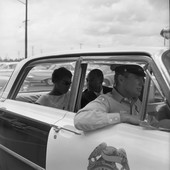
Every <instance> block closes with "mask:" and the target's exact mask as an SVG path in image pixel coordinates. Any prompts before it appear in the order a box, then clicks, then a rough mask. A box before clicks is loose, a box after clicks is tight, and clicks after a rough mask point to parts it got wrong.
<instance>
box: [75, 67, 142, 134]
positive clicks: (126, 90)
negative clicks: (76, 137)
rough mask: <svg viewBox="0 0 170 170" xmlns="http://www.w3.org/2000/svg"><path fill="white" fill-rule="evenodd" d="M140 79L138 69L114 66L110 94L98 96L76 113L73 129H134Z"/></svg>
mask: <svg viewBox="0 0 170 170" xmlns="http://www.w3.org/2000/svg"><path fill="white" fill-rule="evenodd" d="M144 77H145V73H144V70H143V68H142V67H140V66H139V65H120V66H117V67H116V68H115V86H114V87H113V90H112V92H110V93H107V94H103V95H100V96H99V97H98V98H96V99H95V100H93V101H92V102H90V103H88V104H87V105H86V106H85V107H84V108H82V109H81V110H79V111H78V112H77V114H76V115H75V118H74V124H75V127H76V128H77V129H79V130H83V131H91V130H95V129H98V128H102V127H105V126H109V125H114V124H118V123H130V124H135V125H138V124H139V122H140V119H139V118H140V115H139V111H140V107H141V101H140V100H139V96H140V95H141V92H142V89H143V85H144Z"/></svg>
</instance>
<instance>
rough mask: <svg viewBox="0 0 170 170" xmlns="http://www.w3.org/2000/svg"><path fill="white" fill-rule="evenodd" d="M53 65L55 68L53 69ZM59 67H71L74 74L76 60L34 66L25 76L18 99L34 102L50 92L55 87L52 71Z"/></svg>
mask: <svg viewBox="0 0 170 170" xmlns="http://www.w3.org/2000/svg"><path fill="white" fill-rule="evenodd" d="M70 65H71V67H70ZM54 66H55V67H54ZM66 66H67V67H66ZM52 67H53V69H51V68H52ZM59 67H65V68H67V69H68V70H69V69H70V68H71V69H70V71H71V73H72V75H74V67H75V62H73V63H55V64H54V63H43V64H38V65H36V66H34V67H33V68H32V69H31V70H30V71H29V73H28V74H27V76H26V77H25V80H24V81H23V84H22V86H21V88H20V89H19V93H18V94H17V96H16V100H20V101H24V102H29V103H34V102H35V101H36V100H37V99H38V98H39V97H40V96H41V95H43V94H46V93H49V92H50V91H51V90H52V88H53V83H52V80H51V77H52V73H53V71H54V70H55V69H57V68H59Z"/></svg>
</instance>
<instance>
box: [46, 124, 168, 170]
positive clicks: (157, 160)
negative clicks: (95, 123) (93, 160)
mask: <svg viewBox="0 0 170 170" xmlns="http://www.w3.org/2000/svg"><path fill="white" fill-rule="evenodd" d="M55 135H56V138H54V136H55ZM49 138H51V139H50V140H48V146H49V147H48V150H47V169H50V170H55V167H57V165H60V169H61V170H64V169H76V170H78V169H87V167H88V164H89V162H88V158H89V156H90V154H91V153H92V151H93V150H94V149H95V148H96V147H97V146H98V145H99V144H101V143H103V142H104V143H106V144H107V145H108V146H112V147H115V148H117V149H120V148H123V149H124V150H125V151H126V154H127V159H128V163H129V167H130V169H131V170H136V169H138V170H143V169H144V170H151V169H154V170H160V169H166V170H168V169H169V168H170V165H169V149H170V148H169V147H170V145H169V140H170V136H169V134H168V133H166V132H158V131H155V130H149V129H145V128H142V127H136V126H133V125H128V124H119V125H115V126H114V127H107V128H104V129H102V130H97V131H95V132H90V133H82V134H81V135H77V134H74V133H72V132H68V131H65V130H62V129H61V130H60V131H59V132H58V133H57V134H56V132H55V130H54V129H51V132H50V135H49ZM70 145H71V148H72V149H71V150H70ZM58 146H63V147H58ZM54 148H55V153H54V152H52V151H53V149H54ZM56 153H59V156H57V157H56ZM57 155H58V154H57Z"/></svg>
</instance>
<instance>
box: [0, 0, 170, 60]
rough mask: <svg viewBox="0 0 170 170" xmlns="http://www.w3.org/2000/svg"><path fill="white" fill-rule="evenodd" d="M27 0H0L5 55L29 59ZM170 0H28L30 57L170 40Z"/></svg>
mask: <svg viewBox="0 0 170 170" xmlns="http://www.w3.org/2000/svg"><path fill="white" fill-rule="evenodd" d="M25 1H26V0H0V57H1V58H12V59H14V58H24V49H25V45H24V43H25V4H24V3H25ZM169 7H170V6H169V0H28V27H27V28H28V57H29V56H34V55H38V54H42V55H43V53H48V52H54V51H58V50H72V49H74V50H76V49H89V48H105V47H111V48H112V47H113V48H115V47H124V46H126V47H131V48H132V47H134V46H149V47H150V46H152V47H161V46H164V45H165V46H167V45H169V42H167V41H166V42H165V43H164V38H163V37H161V36H160V31H161V30H162V29H163V28H165V27H169V20H170V16H169V15H170V13H169Z"/></svg>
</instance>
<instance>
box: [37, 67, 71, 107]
mask: <svg viewBox="0 0 170 170" xmlns="http://www.w3.org/2000/svg"><path fill="white" fill-rule="evenodd" d="M71 79H72V73H71V72H70V71H69V70H67V69H66V68H64V67H60V68H58V69H56V70H54V72H53V74H52V82H53V84H54V87H53V89H52V91H51V92H50V93H48V94H45V95H42V96H41V97H40V98H39V99H38V100H37V101H36V102H35V103H37V104H40V105H44V106H49V107H54V108H59V109H63V110H68V100H69V96H70V92H69V88H70V85H71Z"/></svg>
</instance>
